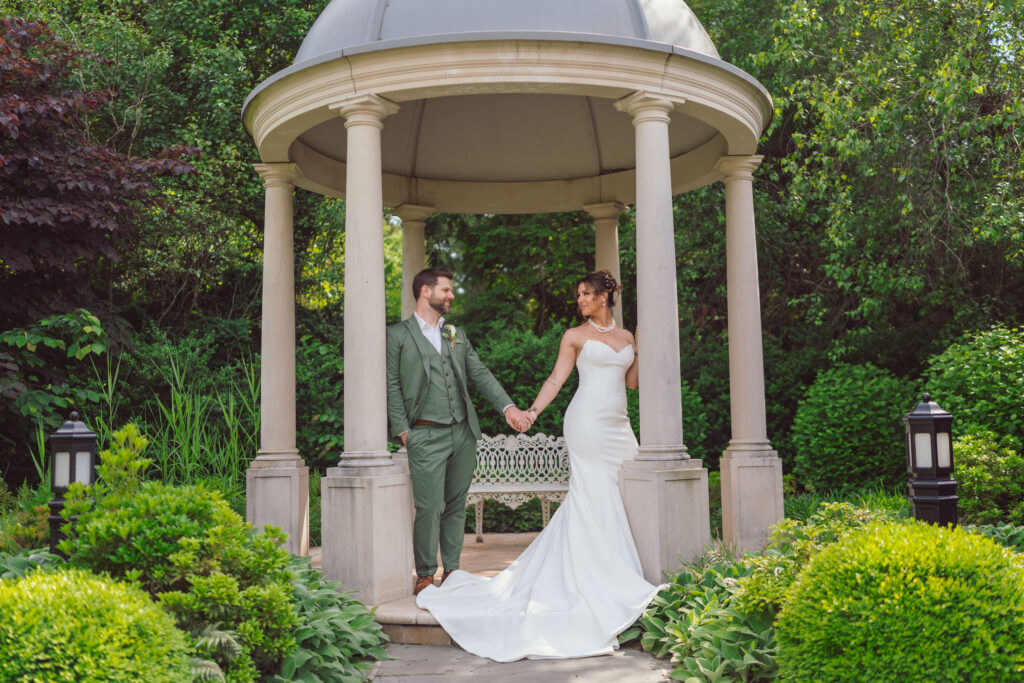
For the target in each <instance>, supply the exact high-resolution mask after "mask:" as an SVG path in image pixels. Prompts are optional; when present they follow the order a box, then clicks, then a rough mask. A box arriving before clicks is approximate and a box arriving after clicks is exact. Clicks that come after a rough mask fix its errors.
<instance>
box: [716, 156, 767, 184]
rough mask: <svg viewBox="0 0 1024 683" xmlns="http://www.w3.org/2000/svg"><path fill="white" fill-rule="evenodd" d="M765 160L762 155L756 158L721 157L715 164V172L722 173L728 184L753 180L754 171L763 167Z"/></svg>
mask: <svg viewBox="0 0 1024 683" xmlns="http://www.w3.org/2000/svg"><path fill="white" fill-rule="evenodd" d="M763 159H764V157H763V156H761V155H755V156H742V157H741V156H734V157H733V156H726V157H721V158H720V159H719V160H718V163H716V164H715V170H716V171H718V172H720V173H721V174H722V175H723V176H724V177H723V178H722V180H725V181H726V182H728V181H730V180H753V179H754V171H756V170H757V167H758V166H760V165H761V161H762V160H763Z"/></svg>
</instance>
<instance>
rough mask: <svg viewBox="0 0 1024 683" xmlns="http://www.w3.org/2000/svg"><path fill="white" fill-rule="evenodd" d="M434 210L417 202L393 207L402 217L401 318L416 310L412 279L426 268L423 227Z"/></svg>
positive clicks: (425, 242) (425, 243) (403, 318)
mask: <svg viewBox="0 0 1024 683" xmlns="http://www.w3.org/2000/svg"><path fill="white" fill-rule="evenodd" d="M434 211H435V209H434V207H432V206H419V205H418V204H402V205H401V206H399V207H397V208H396V209H395V215H396V216H398V217H399V218H401V219H402V320H405V319H406V318H408V317H409V316H410V315H412V313H413V311H414V310H416V298H415V297H414V296H413V294H412V279H413V278H414V277H415V276H416V273H418V272H420V271H421V270H423V269H424V268H426V263H427V239H426V235H425V234H424V228H425V227H426V225H427V222H426V221H427V218H429V217H430V215H431V214H432V213H434Z"/></svg>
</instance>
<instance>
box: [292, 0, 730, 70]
mask: <svg viewBox="0 0 1024 683" xmlns="http://www.w3.org/2000/svg"><path fill="white" fill-rule="evenodd" d="M503 39H540V40H566V41H580V42H588V43H608V44H616V45H632V46H636V47H645V48H648V49H658V45H659V44H660V46H661V49H662V50H666V49H670V47H671V46H674V47H678V48H684V49H687V50H693V51H694V52H699V53H702V54H705V55H709V56H711V57H718V51H717V50H716V49H715V46H714V44H713V43H712V42H711V39H710V38H708V34H707V33H706V32H705V31H704V27H703V26H701V24H700V21H698V20H697V17H696V16H694V14H693V12H692V11H691V10H690V8H689V7H687V6H686V3H685V2H683V1H682V0H511V1H510V0H474V1H473V2H469V3H467V2H465V0H429V1H427V0H332V2H331V3H330V4H329V5H328V6H327V7H326V9H324V11H323V12H322V13H321V14H320V17H319V18H318V19H317V20H316V23H315V24H314V25H313V27H312V28H311V29H310V31H309V33H308V34H307V35H306V39H305V40H304V41H303V43H302V47H300V48H299V51H298V53H297V54H296V56H295V64H296V65H299V64H304V63H309V62H319V61H323V60H326V59H332V58H336V57H339V56H342V55H349V54H356V53H359V52H369V51H374V50H385V49H391V48H395V47H403V46H411V45H421V44H427V43H430V44H433V43H442V42H456V41H459V42H461V41H469V40H503Z"/></svg>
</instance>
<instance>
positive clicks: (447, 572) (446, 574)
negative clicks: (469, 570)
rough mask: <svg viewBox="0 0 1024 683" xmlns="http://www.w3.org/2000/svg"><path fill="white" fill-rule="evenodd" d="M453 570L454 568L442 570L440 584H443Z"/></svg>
mask: <svg viewBox="0 0 1024 683" xmlns="http://www.w3.org/2000/svg"><path fill="white" fill-rule="evenodd" d="M453 571H455V570H454V569H445V570H444V574H441V585H442V586H443V585H444V582H445V581H447V580H448V577H449V576H451V575H452V572H453Z"/></svg>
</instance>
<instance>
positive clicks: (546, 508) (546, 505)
mask: <svg viewBox="0 0 1024 683" xmlns="http://www.w3.org/2000/svg"><path fill="white" fill-rule="evenodd" d="M540 514H541V519H542V520H543V525H544V526H547V525H548V522H550V521H551V501H550V500H548V499H547V498H542V499H541V501H540Z"/></svg>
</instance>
